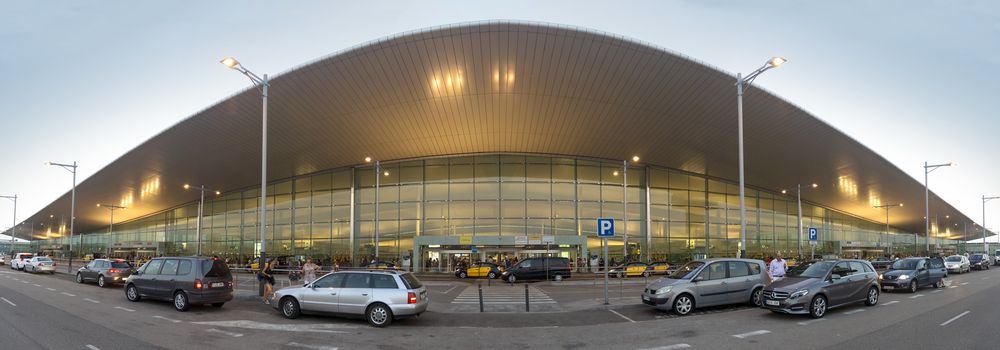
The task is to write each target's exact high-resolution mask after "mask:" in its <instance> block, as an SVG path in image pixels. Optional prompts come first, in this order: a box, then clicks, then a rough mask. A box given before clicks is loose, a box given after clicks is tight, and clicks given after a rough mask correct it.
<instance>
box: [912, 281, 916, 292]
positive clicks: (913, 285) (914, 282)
mask: <svg viewBox="0 0 1000 350" xmlns="http://www.w3.org/2000/svg"><path fill="white" fill-rule="evenodd" d="M916 292H917V281H912V282H910V293H916Z"/></svg>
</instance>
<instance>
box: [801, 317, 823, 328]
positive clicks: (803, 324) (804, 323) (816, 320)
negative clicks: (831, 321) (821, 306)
mask: <svg viewBox="0 0 1000 350" xmlns="http://www.w3.org/2000/svg"><path fill="white" fill-rule="evenodd" d="M820 321H826V319H825V318H817V319H814V320H809V321H802V322H799V325H800V326H808V325H809V324H811V323H816V322H820Z"/></svg>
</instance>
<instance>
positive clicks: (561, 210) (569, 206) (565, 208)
mask: <svg viewBox="0 0 1000 350" xmlns="http://www.w3.org/2000/svg"><path fill="white" fill-rule="evenodd" d="M552 214H553V218H561V219H573V218H576V203H575V202H561V201H557V202H553V203H552Z"/></svg>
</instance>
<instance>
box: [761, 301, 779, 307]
mask: <svg viewBox="0 0 1000 350" xmlns="http://www.w3.org/2000/svg"><path fill="white" fill-rule="evenodd" d="M764 304H767V305H771V306H778V301H777V300H765V301H764Z"/></svg>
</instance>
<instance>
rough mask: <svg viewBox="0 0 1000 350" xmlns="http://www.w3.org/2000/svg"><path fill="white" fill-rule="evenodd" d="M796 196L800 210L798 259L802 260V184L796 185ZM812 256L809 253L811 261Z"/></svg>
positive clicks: (813, 185) (814, 186) (813, 186)
mask: <svg viewBox="0 0 1000 350" xmlns="http://www.w3.org/2000/svg"><path fill="white" fill-rule="evenodd" d="M811 186H812V188H816V187H819V184H815V183H814V184H812V185H811ZM785 192H787V191H784V190H782V191H781V193H782V194H784V193H785ZM795 196H796V197H797V202H798V208H799V209H798V217H799V218H798V219H799V223H798V227H799V239H798V257H799V259H802V228H803V224H802V184H796V185H795ZM810 244H812V243H810ZM812 256H813V253H809V260H812Z"/></svg>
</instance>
